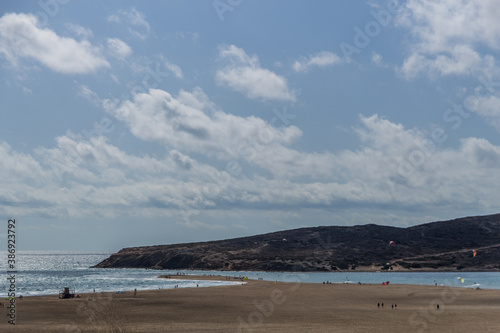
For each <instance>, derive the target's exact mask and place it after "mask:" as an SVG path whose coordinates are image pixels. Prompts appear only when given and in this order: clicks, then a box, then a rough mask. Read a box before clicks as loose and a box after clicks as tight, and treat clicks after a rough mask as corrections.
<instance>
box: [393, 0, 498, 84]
mask: <svg viewBox="0 0 500 333" xmlns="http://www.w3.org/2000/svg"><path fill="white" fill-rule="evenodd" d="M499 16H500V7H499V6H498V3H497V1H496V0H481V1H475V0H462V1H454V0H427V1H419V0H418V1H417V0H411V1H408V2H407V3H406V7H405V9H404V10H403V11H402V14H401V15H400V16H399V17H398V23H399V24H400V25H402V26H405V27H407V28H408V29H409V30H410V32H411V33H412V35H413V36H414V38H415V42H414V43H413V45H412V46H411V49H410V55H409V56H408V58H407V59H406V60H405V62H404V64H403V65H402V66H401V68H400V71H401V73H402V74H403V75H404V76H405V77H406V78H408V79H412V78H414V77H415V76H417V75H419V74H420V73H424V74H430V75H471V74H474V73H476V72H478V71H488V70H490V69H491V67H492V66H493V64H492V59H493V58H492V56H491V55H489V54H484V53H485V52H492V53H495V52H497V51H498V50H499V49H500V21H499V20H498V17H499Z"/></svg>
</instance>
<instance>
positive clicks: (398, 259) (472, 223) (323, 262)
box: [95, 214, 500, 271]
mask: <svg viewBox="0 0 500 333" xmlns="http://www.w3.org/2000/svg"><path fill="white" fill-rule="evenodd" d="M473 250H476V252H477V255H476V256H475V257H474V256H473ZM388 263H389V265H387V264H388ZM95 267H109V268H117V267H129V268H155V269H211V270H259V271H337V270H365V271H373V270H384V269H392V270H435V269H439V270H447V271H455V270H462V269H463V270H476V271H477V270H500V214H496V215H488V216H476V217H465V218H460V219H455V220H451V221H442V222H432V223H426V224H422V225H417V226H413V227H409V228H397V227H389V226H380V225H375V224H368V225H359V226H352V227H339V226H329V227H314V228H301V229H294V230H286V231H279V232H273V233H269V234H263V235H256V236H250V237H242V238H235V239H227V240H221V241H211V242H200V243H187V244H172V245H158V246H144V247H132V248H125V249H122V250H120V251H119V252H118V253H115V254H113V255H111V256H110V257H109V258H108V259H106V260H104V261H103V262H101V263H100V264H98V265H96V266H95Z"/></svg>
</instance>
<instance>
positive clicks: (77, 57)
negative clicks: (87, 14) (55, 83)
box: [0, 14, 109, 74]
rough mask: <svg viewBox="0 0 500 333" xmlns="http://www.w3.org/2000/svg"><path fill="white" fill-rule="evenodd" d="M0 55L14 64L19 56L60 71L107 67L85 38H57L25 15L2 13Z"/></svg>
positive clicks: (92, 70)
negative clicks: (80, 39)
mask: <svg viewBox="0 0 500 333" xmlns="http://www.w3.org/2000/svg"><path fill="white" fill-rule="evenodd" d="M0 54H3V55H4V56H5V57H6V58H7V60H8V61H9V62H11V63H12V64H14V65H18V63H19V61H20V59H22V58H28V59H31V60H36V61H38V62H40V63H41V64H43V65H45V66H47V67H48V68H50V69H51V70H53V71H55V72H59V73H63V74H82V73H89V72H94V71H96V70H97V69H99V68H103V67H109V63H108V62H107V61H106V59H105V58H104V57H102V56H101V55H100V54H99V51H98V49H97V48H95V47H93V46H92V45H91V44H90V43H89V42H88V41H86V40H84V41H81V42H77V41H75V40H74V39H71V38H66V37H60V36H58V35H57V34H56V33H55V32H53V31H52V30H49V29H45V28H40V27H39V22H38V19H37V18H36V17H35V16H33V15H27V14H5V15H4V16H2V17H1V18H0Z"/></svg>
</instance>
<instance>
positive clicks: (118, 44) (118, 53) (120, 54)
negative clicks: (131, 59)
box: [108, 38, 132, 59]
mask: <svg viewBox="0 0 500 333" xmlns="http://www.w3.org/2000/svg"><path fill="white" fill-rule="evenodd" d="M108 49H109V51H110V52H111V54H112V55H113V56H114V57H115V58H118V59H125V58H126V57H128V56H129V55H130V54H132V49H131V48H130V46H128V45H127V44H126V43H125V42H124V41H122V40H120V39H118V38H108Z"/></svg>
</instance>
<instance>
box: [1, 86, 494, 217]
mask: <svg viewBox="0 0 500 333" xmlns="http://www.w3.org/2000/svg"><path fill="white" fill-rule="evenodd" d="M105 107H106V109H107V111H108V112H109V113H110V114H111V115H113V117H116V119H117V120H119V121H123V122H124V123H126V124H127V125H128V126H129V128H130V131H131V132H132V133H133V134H134V135H135V136H136V137H137V138H139V139H140V140H145V141H150V142H152V143H154V144H159V145H161V146H162V147H165V154H164V156H162V157H152V156H148V155H142V156H135V155H131V154H128V153H126V152H124V151H123V150H122V149H120V148H118V147H117V146H115V145H113V144H111V143H108V142H107V140H106V138H105V137H103V136H101V137H97V136H94V137H92V138H90V139H86V138H84V137H82V136H81V135H76V134H73V133H68V134H66V135H64V136H60V137H58V138H57V140H56V145H55V146H54V147H52V148H45V147H39V148H38V149H36V150H35V151H34V152H33V154H22V153H18V152H16V151H14V150H13V149H12V148H11V147H10V146H9V145H8V144H6V143H5V142H2V143H1V144H0V158H1V159H2V161H5V162H4V163H2V164H1V165H0V172H1V173H2V174H5V175H7V174H8V175H9V177H3V178H2V186H1V190H0V201H1V202H2V203H3V205H2V206H1V207H2V208H1V210H2V213H3V214H6V215H12V214H19V213H21V212H22V214H28V215H36V216H57V217H67V216H70V217H83V216H98V217H119V216H123V215H127V216H136V215H142V216H165V214H169V215H172V216H177V217H176V218H177V219H178V220H179V221H184V222H186V221H191V222H193V223H194V222H195V221H196V220H191V219H190V218H191V217H193V216H195V215H193V213H192V212H193V211H194V212H198V213H199V212H200V211H212V210H218V209H225V208H227V207H231V208H232V209H241V210H247V209H257V210H262V209H269V210H275V211H276V210H278V211H279V210H285V211H290V210H291V211H300V210H301V209H307V208H322V209H335V208H336V207H339V208H340V207H342V208H343V209H345V208H346V207H372V208H374V209H375V208H377V207H379V208H380V209H382V208H383V209H384V210H387V209H389V210H391V209H393V210H399V209H410V210H412V209H422V210H423V211H429V210H432V209H433V208H434V209H442V208H446V209H462V208H463V207H464V206H468V205H473V206H476V207H481V208H483V209H493V208H494V207H496V204H497V194H498V190H497V187H496V185H495V182H491V179H495V178H498V177H499V176H500V174H499V173H500V171H499V170H500V147H498V146H495V145H493V144H491V143H490V142H488V141H487V140H485V139H480V138H473V137H472V138H466V139H463V140H462V143H461V145H460V147H459V148H457V149H453V150H452V149H445V150H443V149H439V148H437V147H436V146H434V145H433V143H432V140H430V139H429V138H427V137H426V135H425V134H424V133H423V132H421V131H419V130H417V129H406V128H404V126H402V125H401V124H396V123H393V122H391V121H389V120H386V119H383V118H381V117H379V116H377V115H373V116H370V117H360V124H359V126H358V128H356V129H355V133H356V135H357V136H358V138H359V146H358V149H356V150H345V151H340V152H338V153H335V154H333V153H330V152H324V153H311V152H302V151H300V150H297V149H295V148H293V145H294V143H295V142H296V141H297V140H299V139H300V135H301V131H300V130H299V129H298V128H296V127H294V126H283V127H281V128H277V127H274V126H272V125H271V124H270V123H268V122H266V121H264V120H262V119H260V118H257V117H247V118H244V117H239V116H235V115H232V114H229V113H226V112H223V111H222V110H220V109H219V108H218V107H217V106H216V105H214V103H213V102H211V101H210V100H209V99H208V97H207V96H206V95H205V94H204V93H203V91H201V89H199V88H197V89H195V90H194V91H193V92H186V91H182V90H181V91H180V92H179V93H178V94H177V96H173V95H171V94H170V93H168V92H166V91H163V90H159V89H156V90H154V89H153V90H150V91H149V92H148V93H143V94H137V95H135V96H134V98H133V99H131V100H128V101H124V102H113V101H110V100H108V101H106V102H105ZM214 165H219V166H218V167H214ZM179 212H182V213H181V214H179ZM185 217H187V219H186V220H184V218H185Z"/></svg>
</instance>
